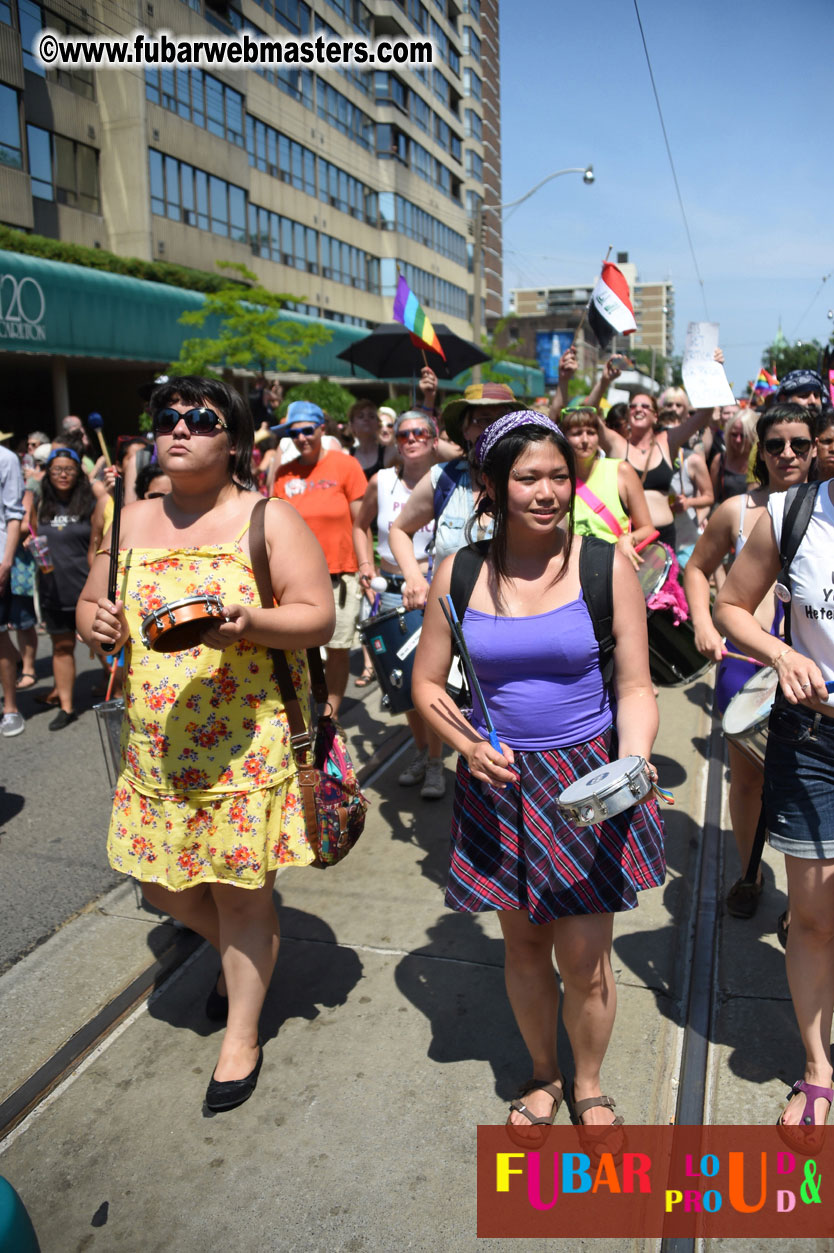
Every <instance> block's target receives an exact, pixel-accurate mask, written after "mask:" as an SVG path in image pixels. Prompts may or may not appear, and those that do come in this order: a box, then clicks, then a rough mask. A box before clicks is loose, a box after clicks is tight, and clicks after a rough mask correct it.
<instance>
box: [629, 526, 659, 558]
mask: <svg viewBox="0 0 834 1253" xmlns="http://www.w3.org/2000/svg"><path fill="white" fill-rule="evenodd" d="M659 535H660V531H652V533H651V535H647V536H646V538H645V539H641V541H640V543H639V544H635V545H634V551H635V552H636V553H641V552H642V551H643V549H644V548H647V547H648V545H649V544H653V543H654V542H655V540H656V539H657V537H658V536H659Z"/></svg>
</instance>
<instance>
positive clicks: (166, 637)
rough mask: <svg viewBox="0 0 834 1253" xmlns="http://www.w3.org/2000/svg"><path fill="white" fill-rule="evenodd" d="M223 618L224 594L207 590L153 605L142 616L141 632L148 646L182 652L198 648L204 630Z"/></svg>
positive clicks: (218, 623)
mask: <svg viewBox="0 0 834 1253" xmlns="http://www.w3.org/2000/svg"><path fill="white" fill-rule="evenodd" d="M223 621H224V618H223V602H222V600H221V599H220V597H219V596H211V595H209V593H208V592H203V593H201V594H200V595H199V596H185V597H184V598H183V599H182V600H172V601H171V602H170V603H169V604H165V605H160V606H159V608H158V609H153V610H152V611H151V612H150V613H149V614H147V615H146V617H144V618H143V619H142V629H141V631H140V633H139V634H140V636H141V639H142V643H143V644H144V645H145V647H146V648H151V649H153V651H154V652H155V653H179V652H182V651H183V650H184V649H186V648H197V646H198V645H199V644H202V642H203V632H204V631H206V630H207V629H208V628H209V627H213V626H219V625H220V623H222V622H223Z"/></svg>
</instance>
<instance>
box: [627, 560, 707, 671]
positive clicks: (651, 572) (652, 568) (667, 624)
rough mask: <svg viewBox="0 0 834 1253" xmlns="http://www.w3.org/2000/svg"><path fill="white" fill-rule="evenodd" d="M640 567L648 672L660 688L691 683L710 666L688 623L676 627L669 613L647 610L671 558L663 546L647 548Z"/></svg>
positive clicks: (668, 570) (661, 610)
mask: <svg viewBox="0 0 834 1253" xmlns="http://www.w3.org/2000/svg"><path fill="white" fill-rule="evenodd" d="M641 556H642V558H643V564H642V566H641V567H640V569H639V570H638V571H637V578H638V579H639V581H640V587H641V589H642V592H643V598H644V600H645V601H646V614H647V616H648V630H649V668H650V670H651V675H652V679H653V680H654V682H655V683H658V684H660V686H661V687H673V686H674V685H675V684H676V683H690V682H691V681H692V680H693V679H697V678H700V676H701V675H702V674H705V673H706V672H707V670H709V668H710V666H711V665H712V664H713V663H712V662H711V661H710V660H709V658H708V657H703V656H702V655H701V654H700V653H699V652H698V649H697V648H696V647H695V631H694V629H693V627H692V623H691V622H690V621H689V620H687V621H686V622H681V623H679V624H678V625H677V626H675V619H674V617H673V616H672V614H671V612H670V611H669V610H668V609H650V608H649V601H650V600H651V598H652V597H653V596H656V595H657V593H658V592H659V591H660V590H661V588H662V587H663V586H664V584H665V583H666V581H667V579H668V578H669V574H670V572H671V569H672V554H671V553H670V552H669V549H668V548H667V547H666V546H665V544H648V545H647V546H646V547H645V548H644V549H643V552H642V553H641Z"/></svg>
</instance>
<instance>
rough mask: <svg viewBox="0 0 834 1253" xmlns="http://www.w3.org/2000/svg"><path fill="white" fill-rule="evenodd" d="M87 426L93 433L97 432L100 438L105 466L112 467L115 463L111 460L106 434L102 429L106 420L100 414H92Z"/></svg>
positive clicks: (89, 416) (88, 418)
mask: <svg viewBox="0 0 834 1253" xmlns="http://www.w3.org/2000/svg"><path fill="white" fill-rule="evenodd" d="M87 425H88V426H89V427H90V428H91V429H92V430H93V431H95V433H96V435H97V436H98V442H99V444H100V445H101V451H102V452H103V453H104V463H105V465H107V466H111V465H112V464H113V462H112V461H111V460H110V453H109V452H108V451H107V445H106V444H105V442H104V433H103V431H102V429H101V428H102V427H103V426H104V418H103V417H102V416H101V414H100V413H91V414H89V415H88V417H87Z"/></svg>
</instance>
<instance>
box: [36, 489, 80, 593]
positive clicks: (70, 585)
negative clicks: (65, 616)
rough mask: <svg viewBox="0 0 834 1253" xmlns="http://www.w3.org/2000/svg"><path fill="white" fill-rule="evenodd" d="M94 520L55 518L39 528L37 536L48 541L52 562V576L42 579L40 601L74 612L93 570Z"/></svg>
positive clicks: (62, 516)
mask: <svg viewBox="0 0 834 1253" xmlns="http://www.w3.org/2000/svg"><path fill="white" fill-rule="evenodd" d="M91 518H92V514H91V515H90V517H88V518H82V517H80V516H79V515H78V514H73V513H71V514H60V513H59V514H56V515H55V517H54V518H51V519H50V520H49V522H40V523H39V524H38V534H39V535H43V536H44V537H45V538H46V542H47V544H48V545H49V555H50V557H51V559H52V566H53V572H52V574H51V575H49V574H47V575H41V599H42V600H43V601H44V602H45V603H46V604H48V605H50V606H53V607H55V608H58V609H66V610H72V609H75V606H76V604H77V602H78V597H79V596H80V595H81V589H82V588H83V586H84V584H85V583H86V582H87V575H88V574H89V573H90V567H89V565H88V564H87V549H88V548H89V546H90V532H91V529H92V528H91Z"/></svg>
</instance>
